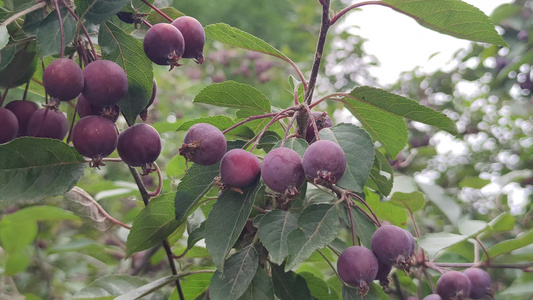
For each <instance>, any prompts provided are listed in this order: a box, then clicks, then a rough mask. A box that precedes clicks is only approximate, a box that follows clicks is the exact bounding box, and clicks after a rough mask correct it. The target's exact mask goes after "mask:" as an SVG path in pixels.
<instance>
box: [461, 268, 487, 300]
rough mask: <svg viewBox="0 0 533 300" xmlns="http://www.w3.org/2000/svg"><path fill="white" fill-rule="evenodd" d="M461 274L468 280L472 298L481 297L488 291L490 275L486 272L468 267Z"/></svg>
mask: <svg viewBox="0 0 533 300" xmlns="http://www.w3.org/2000/svg"><path fill="white" fill-rule="evenodd" d="M463 274H465V275H466V277H468V280H470V294H469V297H470V298H472V299H481V298H483V297H484V296H485V295H487V294H489V292H490V284H491V280H490V276H489V274H488V273H487V272H485V271H483V270H481V269H478V268H469V269H466V270H464V271H463Z"/></svg>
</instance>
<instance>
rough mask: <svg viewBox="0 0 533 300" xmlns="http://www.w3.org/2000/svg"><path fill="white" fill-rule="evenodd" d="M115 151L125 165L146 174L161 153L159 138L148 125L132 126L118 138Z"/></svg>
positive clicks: (155, 131)
mask: <svg viewBox="0 0 533 300" xmlns="http://www.w3.org/2000/svg"><path fill="white" fill-rule="evenodd" d="M117 151H118V155H119V156H120V158H122V161H124V162H125V163H126V164H128V165H129V166H132V167H143V170H144V171H145V173H147V172H148V171H149V170H150V169H151V166H152V163H153V162H155V161H156V159H157V158H158V157H159V154H160V153H161V137H160V136H159V133H158V132H157V130H155V129H154V128H153V127H152V126H150V125H148V124H144V123H141V124H137V125H133V126H132V127H130V128H128V129H126V130H124V131H122V132H121V133H120V135H119V136H118V143H117Z"/></svg>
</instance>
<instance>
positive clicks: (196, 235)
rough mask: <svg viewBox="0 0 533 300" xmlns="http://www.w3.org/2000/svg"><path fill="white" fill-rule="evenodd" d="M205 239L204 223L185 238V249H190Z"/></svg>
mask: <svg viewBox="0 0 533 300" xmlns="http://www.w3.org/2000/svg"><path fill="white" fill-rule="evenodd" d="M204 238H205V222H203V223H202V224H200V227H198V228H196V229H194V230H193V231H192V232H191V233H190V234H189V236H188V237H187V248H189V249H191V248H192V247H193V246H194V245H195V244H196V243H197V242H199V241H200V240H203V239H204Z"/></svg>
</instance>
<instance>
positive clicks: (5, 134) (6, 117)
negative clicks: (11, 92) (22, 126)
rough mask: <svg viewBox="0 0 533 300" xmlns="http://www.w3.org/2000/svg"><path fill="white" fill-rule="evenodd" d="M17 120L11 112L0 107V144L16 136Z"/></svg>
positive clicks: (17, 129)
mask: <svg viewBox="0 0 533 300" xmlns="http://www.w3.org/2000/svg"><path fill="white" fill-rule="evenodd" d="M18 131H19V122H18V120H17V117H16V116H15V114H14V113H13V112H11V111H10V110H8V109H5V108H2V107H0V144H3V143H7V142H9V141H11V140H13V139H15V138H16V137H17V133H18Z"/></svg>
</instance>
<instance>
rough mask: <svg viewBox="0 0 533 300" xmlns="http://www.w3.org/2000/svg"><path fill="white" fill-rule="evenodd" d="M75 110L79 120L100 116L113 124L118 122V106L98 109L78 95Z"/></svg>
mask: <svg viewBox="0 0 533 300" xmlns="http://www.w3.org/2000/svg"><path fill="white" fill-rule="evenodd" d="M76 108H77V110H78V116H80V118H83V117H86V116H101V117H104V118H106V119H109V120H111V121H113V123H114V122H116V121H117V120H118V117H119V115H120V108H119V107H118V105H113V106H108V107H99V106H96V105H92V104H91V103H89V102H88V101H87V99H85V97H83V95H80V96H79V97H78V102H76Z"/></svg>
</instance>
